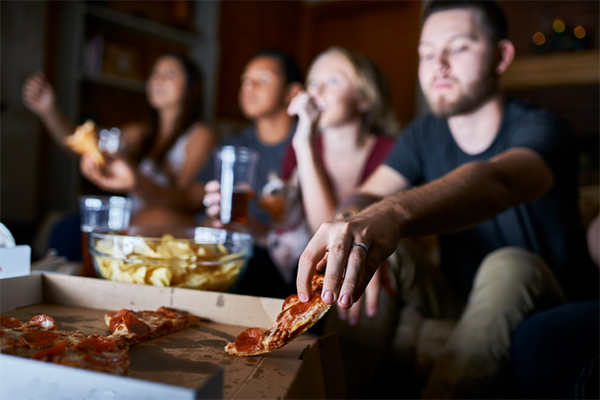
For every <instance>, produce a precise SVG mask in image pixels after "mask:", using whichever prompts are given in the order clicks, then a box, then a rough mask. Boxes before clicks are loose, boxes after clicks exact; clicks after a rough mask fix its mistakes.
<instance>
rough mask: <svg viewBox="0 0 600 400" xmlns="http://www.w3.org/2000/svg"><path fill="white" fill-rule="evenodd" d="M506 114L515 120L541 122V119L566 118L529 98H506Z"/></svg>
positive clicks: (562, 119)
mask: <svg viewBox="0 0 600 400" xmlns="http://www.w3.org/2000/svg"><path fill="white" fill-rule="evenodd" d="M506 115H507V118H509V119H511V120H512V121H514V122H518V121H522V122H533V123H539V122H541V121H553V122H558V121H562V122H565V121H564V118H562V117H560V116H559V115H558V114H555V113H553V112H552V111H550V110H548V109H546V108H542V107H539V106H536V105H534V104H533V103H531V102H530V101H528V100H522V99H516V98H508V99H507V100H506Z"/></svg>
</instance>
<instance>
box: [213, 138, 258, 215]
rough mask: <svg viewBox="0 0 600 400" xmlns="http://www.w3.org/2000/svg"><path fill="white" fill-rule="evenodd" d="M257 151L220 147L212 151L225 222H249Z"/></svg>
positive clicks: (245, 148)
mask: <svg viewBox="0 0 600 400" xmlns="http://www.w3.org/2000/svg"><path fill="white" fill-rule="evenodd" d="M258 157H259V154H258V152H256V151H255V150H252V149H249V148H247V147H239V146H238V147H234V146H223V147H222V148H220V149H219V150H218V151H217V152H216V153H215V179H216V180H218V181H219V182H220V183H221V203H220V206H221V212H220V215H219V218H220V219H221V222H222V223H223V224H225V225H228V224H231V223H238V224H241V225H245V224H247V223H248V202H249V201H250V199H251V198H252V197H253V196H254V194H255V193H254V190H253V189H252V185H253V183H254V174H255V170H256V163H257V162H258Z"/></svg>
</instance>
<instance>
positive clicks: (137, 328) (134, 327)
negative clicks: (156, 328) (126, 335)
mask: <svg viewBox="0 0 600 400" xmlns="http://www.w3.org/2000/svg"><path fill="white" fill-rule="evenodd" d="M123 323H124V324H125V326H126V327H127V330H128V331H129V332H130V333H133V334H136V335H137V336H138V337H140V338H142V337H144V336H146V335H149V334H150V327H149V326H148V324H146V323H145V322H144V321H140V320H139V319H138V318H137V317H136V316H135V315H133V314H132V313H130V312H128V313H126V314H125V315H124V316H123Z"/></svg>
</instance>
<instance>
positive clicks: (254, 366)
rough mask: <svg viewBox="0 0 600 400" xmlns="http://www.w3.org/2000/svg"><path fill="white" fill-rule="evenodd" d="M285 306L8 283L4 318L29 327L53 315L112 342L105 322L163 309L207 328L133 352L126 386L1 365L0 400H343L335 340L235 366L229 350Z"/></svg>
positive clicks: (77, 372)
mask: <svg viewBox="0 0 600 400" xmlns="http://www.w3.org/2000/svg"><path fill="white" fill-rule="evenodd" d="M282 303H283V301H282V300H279V299H269V298H260V297H250V296H240V295H233V294H227V293H217V292H205V291H199V290H191V289H178V288H168V287H166V288H163V287H155V286H144V285H135V284H126V283H117V282H110V281H105V280H101V279H93V278H82V277H74V276H68V275H60V274H51V273H48V274H39V275H28V276H22V277H16V278H8V279H2V280H0V312H1V313H2V314H3V315H7V316H14V317H17V318H19V319H21V320H25V321H28V320H29V319H31V317H33V316H34V315H37V314H40V313H42V314H47V315H50V316H51V317H53V318H54V319H55V320H56V322H57V324H58V326H59V328H60V329H64V330H73V329H79V330H81V331H83V332H84V333H86V334H100V335H108V334H109V333H110V332H109V331H108V329H107V328H106V325H105V324H104V318H103V316H104V313H105V312H107V311H117V310H120V309H122V308H129V309H132V310H142V309H145V310H150V309H157V308H159V307H161V306H168V307H173V308H177V309H179V310H184V311H188V312H190V313H193V314H196V315H198V316H200V317H201V318H202V323H201V326H200V327H195V328H188V329H186V330H183V331H180V332H176V333H173V334H170V335H166V336H163V337H159V338H156V339H153V340H150V341H148V342H145V343H140V344H138V345H135V346H133V347H131V349H130V357H131V367H130V372H129V376H126V377H124V376H114V375H110V374H106V373H101V372H95V371H87V370H82V369H76V368H71V367H65V366H61V365H55V364H50V363H44V362H40V361H34V360H29V359H24V358H19V357H14V356H9V355H0V398H7V399H8V398H30V399H47V398H52V399H72V398H81V399H83V398H85V399H96V398H110V399H134V398H135V399H138V398H140V399H151V398H152V399H163V398H168V399H176V398H179V399H199V398H200V399H201V398H212V399H215V398H223V399H249V398H252V399H261V398H264V399H275V398H280V399H282V398H343V397H344V394H345V393H344V387H345V384H344V378H343V373H342V372H341V371H342V368H341V357H340V349H339V344H338V342H337V338H336V337H335V336H326V337H321V338H319V337H317V336H315V335H313V334H311V333H305V334H304V335H302V336H300V337H298V338H297V339H296V340H294V341H293V342H291V343H290V344H288V345H287V346H285V347H283V348H281V349H279V350H276V351H274V352H272V353H270V354H266V355H263V356H256V357H236V356H230V355H228V354H226V353H225V351H224V350H223V348H224V346H225V344H226V342H227V341H233V340H235V336H236V335H237V334H238V333H240V332H242V330H244V329H246V328H247V327H260V328H263V329H267V328H268V327H270V326H271V324H272V323H273V321H274V320H275V318H276V317H277V315H278V314H279V312H280V311H281V305H282Z"/></svg>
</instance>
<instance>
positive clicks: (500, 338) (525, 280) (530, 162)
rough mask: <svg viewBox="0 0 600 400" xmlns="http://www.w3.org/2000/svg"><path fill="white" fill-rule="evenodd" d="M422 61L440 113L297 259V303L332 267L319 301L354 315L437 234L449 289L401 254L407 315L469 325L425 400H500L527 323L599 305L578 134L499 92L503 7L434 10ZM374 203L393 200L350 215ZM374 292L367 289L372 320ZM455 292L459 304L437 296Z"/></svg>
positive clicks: (457, 335)
mask: <svg viewBox="0 0 600 400" xmlns="http://www.w3.org/2000/svg"><path fill="white" fill-rule="evenodd" d="M418 51H419V60H420V61H419V81H420V84H421V88H422V90H423V92H424V94H425V96H426V98H427V101H428V103H429V105H430V108H431V110H432V113H433V115H427V116H425V117H423V118H420V119H418V120H416V121H414V122H413V123H411V124H410V125H409V126H408V127H407V128H406V130H405V132H404V134H403V135H402V136H401V137H400V138H399V140H398V142H397V145H396V147H395V148H394V149H393V150H392V152H391V153H390V155H389V156H388V160H387V161H386V163H385V165H383V166H380V167H379V168H378V169H377V170H376V171H375V172H374V173H373V175H372V176H371V178H370V179H369V180H368V181H366V182H365V183H364V184H363V185H362V186H361V188H360V190H359V192H360V195H359V196H357V197H356V198H355V200H356V201H355V205H354V207H347V208H344V209H342V210H341V211H340V214H338V215H339V216H340V218H343V219H342V220H341V221H333V222H329V223H326V224H323V225H322V226H321V228H320V229H319V230H318V232H317V233H316V234H315V236H314V237H313V239H312V240H311V242H310V243H309V245H308V246H307V248H306V250H305V251H304V253H303V255H302V257H301V259H300V265H299V271H298V276H297V289H298V295H299V298H300V299H301V300H302V301H306V300H307V298H308V295H309V294H310V285H309V282H310V278H311V276H312V275H313V274H314V273H315V271H317V270H323V268H326V273H325V283H324V287H323V293H322V298H323V300H324V301H325V302H326V303H330V304H333V303H337V304H338V306H339V308H341V309H349V308H350V307H351V306H352V305H353V303H355V302H356V301H357V300H358V299H359V298H360V296H361V295H362V294H363V292H365V288H366V287H367V284H368V283H369V281H370V279H371V277H372V276H373V274H374V273H375V271H376V270H377V268H378V266H379V265H380V264H381V263H382V262H383V261H384V260H386V259H387V258H388V256H390V255H391V254H392V253H393V252H394V251H395V250H396V247H397V245H398V242H399V241H400V239H403V238H410V237H418V236H425V235H430V234H439V235H440V236H439V241H440V249H441V272H442V274H443V278H441V279H438V278H437V277H436V276H435V275H433V274H434V271H432V272H429V271H427V272H426V271H425V270H423V269H422V268H421V266H420V265H417V266H415V265H412V270H411V271H410V272H407V271H406V270H405V269H403V268H405V267H407V265H408V264H414V259H413V258H411V256H410V254H409V253H407V252H406V249H405V248H404V247H403V246H401V247H399V248H398V252H397V255H399V256H400V257H401V259H400V260H399V262H400V270H399V272H398V275H399V277H397V279H398V289H399V290H400V292H401V295H402V297H403V299H402V300H403V301H404V304H405V305H406V307H405V309H404V310H403V311H402V314H401V318H404V317H406V316H407V315H413V316H414V314H415V313H420V314H422V315H424V316H429V317H440V318H452V317H453V318H457V319H458V318H459V317H460V319H459V321H458V323H457V325H456V328H455V329H454V330H453V332H452V334H451V335H450V337H449V339H448V342H447V344H446V347H445V351H444V354H443V355H442V357H441V359H440V360H438V363H437V365H436V367H435V369H434V371H433V373H432V374H431V377H430V379H429V383H428V384H427V386H426V388H425V390H424V392H423V393H422V396H423V397H424V398H449V397H469V396H473V397H481V396H487V395H491V394H494V395H499V393H501V392H500V390H501V389H502V380H501V379H500V378H501V377H502V372H503V371H504V370H505V368H506V365H507V353H508V349H509V347H510V338H511V335H512V333H513V332H514V330H515V329H516V327H517V325H518V324H519V322H520V321H522V320H523V318H525V317H526V316H527V315H530V314H532V313H534V312H535V311H537V310H541V309H544V308H548V307H552V306H555V305H559V304H561V303H563V302H564V301H565V298H564V294H563V290H562V289H564V290H566V292H567V295H569V296H570V298H571V299H573V297H572V296H574V295H575V294H581V295H583V294H586V295H589V296H592V297H594V296H596V297H597V291H598V275H597V271H594V269H593V268H592V266H591V264H590V263H589V258H588V257H587V252H586V249H585V241H584V238H583V232H582V230H581V228H580V225H579V214H578V209H577V182H578V158H577V147H576V143H575V135H574V133H573V131H572V130H571V129H570V127H569V126H568V125H567V124H566V123H565V122H564V121H563V120H562V119H560V118H557V117H556V116H553V115H552V114H550V113H548V112H545V111H543V110H539V109H535V108H532V107H530V106H528V105H525V104H523V103H520V102H517V101H514V100H506V99H505V98H504V96H503V95H502V93H501V91H500V85H499V77H500V75H501V74H502V73H504V72H505V71H506V69H507V68H508V67H509V66H510V64H511V62H512V60H513V58H514V54H515V49H514V46H513V44H512V43H511V42H510V41H509V40H508V39H506V21H505V18H504V15H503V13H502V10H501V9H500V8H499V7H498V6H497V5H496V4H495V3H494V2H490V1H433V2H432V3H431V4H430V6H429V8H428V10H427V12H426V15H425V19H424V23H423V27H422V31H421V38H420V42H419V48H418ZM408 189H412V190H408ZM373 197H376V198H383V200H381V201H380V202H378V203H376V204H374V205H371V206H369V207H368V208H366V209H364V210H363V211H361V212H359V213H358V214H356V215H352V214H353V213H355V212H356V211H357V210H358V209H359V206H357V204H362V205H363V206H364V204H365V203H366V199H368V198H373ZM336 219H337V218H336ZM324 257H326V261H323V259H324ZM407 260H408V262H407ZM549 267H550V268H549ZM552 271H553V272H554V273H552ZM554 275H556V276H557V277H558V281H559V282H560V284H561V285H562V288H561V286H560V285H559V284H558V283H557V280H556V279H555V277H554ZM583 276H587V277H588V278H585V279H583V278H582V277H583ZM407 280H410V282H408V283H407ZM378 284H379V282H378V280H375V279H374V280H373V281H372V282H371V283H370V286H369V289H368V290H367V292H366V293H367V296H366V297H367V299H366V301H367V314H368V315H373V314H374V313H375V310H374V307H375V304H376V303H374V302H373V301H372V298H373V296H369V294H371V293H377V292H378V289H377V286H378ZM447 286H450V287H451V289H452V292H451V293H448V292H447V291H440V290H437V289H438V288H440V287H447ZM427 288H428V289H427ZM584 292H592V293H591V294H590V293H584ZM407 308H408V309H410V308H412V314H411V312H408V313H407V312H405V311H406V309H407ZM456 310H459V311H458V313H457V312H456ZM351 311H352V309H351ZM409 311H410V310H409ZM398 332H402V329H401V328H398ZM406 336H407V337H411V335H410V334H408V335H406ZM412 337H414V335H413V336H412Z"/></svg>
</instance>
